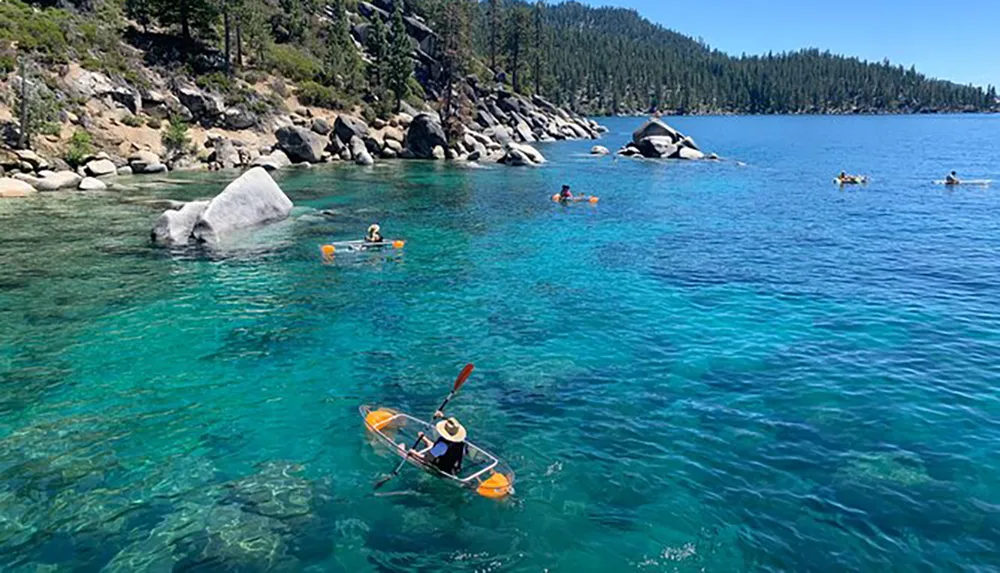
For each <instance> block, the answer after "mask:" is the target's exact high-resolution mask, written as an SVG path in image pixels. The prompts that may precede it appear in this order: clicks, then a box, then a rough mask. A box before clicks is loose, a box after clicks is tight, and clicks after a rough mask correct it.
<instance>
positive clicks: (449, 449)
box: [413, 411, 466, 475]
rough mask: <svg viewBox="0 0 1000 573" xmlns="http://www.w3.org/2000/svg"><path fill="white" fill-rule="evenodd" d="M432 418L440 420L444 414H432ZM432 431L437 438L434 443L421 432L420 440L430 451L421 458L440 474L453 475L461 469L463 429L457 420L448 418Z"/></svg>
mask: <svg viewBox="0 0 1000 573" xmlns="http://www.w3.org/2000/svg"><path fill="white" fill-rule="evenodd" d="M434 417H435V418H441V417H444V414H443V413H442V412H441V411H438V412H435V413H434ZM434 429H435V430H437V433H438V436H439V437H438V439H437V441H435V442H432V441H431V440H430V438H428V437H427V436H426V435H424V433H423V432H421V433H420V438H421V439H422V440H423V441H424V443H425V444H427V445H428V446H430V450H429V451H427V452H426V453H424V454H423V458H424V460H426V461H427V462H428V463H430V464H431V465H432V466H434V467H436V468H437V469H439V470H441V471H442V472H444V473H446V474H452V475H454V474H456V473H458V471H459V470H461V469H462V460H463V459H464V458H465V437H466V431H465V428H464V427H463V426H462V424H460V423H459V422H458V420H457V419H455V418H448V419H447V420H441V421H440V422H438V423H437V424H435V425H434ZM413 453H414V454H415V455H418V456H419V455H421V454H419V453H416V452H413Z"/></svg>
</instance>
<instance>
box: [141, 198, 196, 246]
mask: <svg viewBox="0 0 1000 573" xmlns="http://www.w3.org/2000/svg"><path fill="white" fill-rule="evenodd" d="M208 204H209V202H208V201H191V202H190V203H185V204H184V206H183V207H181V208H180V209H176V210H174V209H171V210H168V211H164V213H163V214H162V215H160V218H159V219H157V220H156V223H154V224H153V231H152V233H151V238H152V239H153V242H154V243H157V244H159V245H183V244H186V243H187V242H188V239H190V238H191V231H193V230H194V226H195V224H196V223H197V222H198V218H199V217H201V215H202V213H204V212H205V209H207V208H208Z"/></svg>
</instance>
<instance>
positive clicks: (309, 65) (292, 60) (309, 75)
mask: <svg viewBox="0 0 1000 573" xmlns="http://www.w3.org/2000/svg"><path fill="white" fill-rule="evenodd" d="M268 59H269V61H270V64H271V67H272V68H274V69H275V70H276V71H277V72H278V73H279V74H281V75H282V76H284V77H286V78H288V79H290V80H293V81H297V82H304V81H308V80H313V79H315V78H316V75H317V74H319V73H320V71H321V70H322V66H321V65H320V62H319V60H317V59H316V58H315V57H313V56H312V54H309V53H307V52H305V51H303V50H301V49H299V48H296V47H295V46H292V45H290V44H277V45H275V46H272V47H271V53H270V54H269V55H268Z"/></svg>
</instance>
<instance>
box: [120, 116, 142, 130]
mask: <svg viewBox="0 0 1000 573" xmlns="http://www.w3.org/2000/svg"><path fill="white" fill-rule="evenodd" d="M122 123H123V124H125V125H127V126H129V127H141V126H142V123H143V122H142V119H140V118H139V116H137V115H132V114H128V115H126V116H125V117H123V118H122Z"/></svg>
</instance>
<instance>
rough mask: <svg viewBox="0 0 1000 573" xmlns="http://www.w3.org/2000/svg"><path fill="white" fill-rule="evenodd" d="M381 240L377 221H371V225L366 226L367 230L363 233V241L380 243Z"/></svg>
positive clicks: (380, 228)
mask: <svg viewBox="0 0 1000 573" xmlns="http://www.w3.org/2000/svg"><path fill="white" fill-rule="evenodd" d="M383 240H384V239H382V227H379V226H378V223H372V225H371V226H370V227H368V232H367V233H365V242H368V243H381V242H382V241H383Z"/></svg>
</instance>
